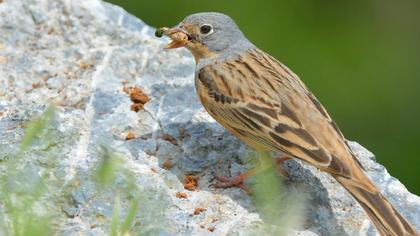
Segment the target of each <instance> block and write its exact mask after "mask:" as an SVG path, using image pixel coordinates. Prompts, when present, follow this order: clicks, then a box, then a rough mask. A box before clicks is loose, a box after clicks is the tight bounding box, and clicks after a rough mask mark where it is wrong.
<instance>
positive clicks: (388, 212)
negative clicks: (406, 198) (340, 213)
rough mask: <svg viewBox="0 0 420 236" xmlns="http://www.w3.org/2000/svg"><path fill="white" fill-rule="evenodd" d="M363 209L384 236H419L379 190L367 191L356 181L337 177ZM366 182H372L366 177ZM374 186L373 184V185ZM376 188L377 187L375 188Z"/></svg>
mask: <svg viewBox="0 0 420 236" xmlns="http://www.w3.org/2000/svg"><path fill="white" fill-rule="evenodd" d="M335 178H336V180H337V181H338V182H339V183H340V184H342V185H343V187H344V188H345V189H347V190H348V191H349V192H350V194H351V195H352V196H353V197H354V198H355V199H356V200H357V201H358V202H359V203H360V205H361V206H362V207H363V209H364V210H365V212H366V213H367V215H368V216H369V218H370V219H371V221H372V222H373V224H374V225H375V227H376V229H377V230H378V231H379V233H380V234H381V235H383V236H385V235H386V236H405V235H419V234H418V232H417V231H416V229H415V228H414V227H413V226H412V225H411V224H410V223H409V222H408V221H407V220H406V219H405V218H404V217H403V216H402V215H401V214H400V213H399V212H398V211H397V210H396V209H395V208H394V206H393V205H392V204H391V203H390V202H389V201H388V199H387V198H386V197H385V196H383V195H382V194H381V193H380V192H379V190H377V189H376V191H373V192H372V191H371V190H370V191H367V190H366V189H364V188H362V187H360V186H359V185H358V184H355V182H354V180H352V179H348V178H344V177H341V176H335ZM365 178H366V180H365V181H369V182H371V181H370V180H369V179H368V177H367V176H366V175H365ZM372 184H373V183H372ZM375 188H376V187H375Z"/></svg>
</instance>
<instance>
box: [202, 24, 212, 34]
mask: <svg viewBox="0 0 420 236" xmlns="http://www.w3.org/2000/svg"><path fill="white" fill-rule="evenodd" d="M200 33H201V34H202V35H210V34H212V33H213V26H212V25H210V24H203V25H201V26H200Z"/></svg>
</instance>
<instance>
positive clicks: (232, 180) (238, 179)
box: [213, 172, 251, 193]
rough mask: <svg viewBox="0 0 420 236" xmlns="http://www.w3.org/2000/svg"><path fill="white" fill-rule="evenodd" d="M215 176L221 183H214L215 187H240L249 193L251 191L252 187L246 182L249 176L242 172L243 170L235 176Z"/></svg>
mask: <svg viewBox="0 0 420 236" xmlns="http://www.w3.org/2000/svg"><path fill="white" fill-rule="evenodd" d="M214 177H215V178H216V179H217V180H218V181H219V183H216V184H214V185H213V186H214V187H215V188H232V187H238V188H241V189H243V190H244V191H245V192H247V193H251V189H250V188H249V187H248V186H246V185H245V184H244V180H245V179H246V178H248V175H247V174H246V173H244V174H242V173H241V172H238V175H237V176H234V177H225V176H220V175H215V176H214Z"/></svg>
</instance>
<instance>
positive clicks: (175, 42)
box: [155, 27, 192, 49]
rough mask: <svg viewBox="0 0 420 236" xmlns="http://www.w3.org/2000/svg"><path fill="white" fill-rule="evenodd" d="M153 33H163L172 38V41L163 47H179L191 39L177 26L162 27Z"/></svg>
mask: <svg viewBox="0 0 420 236" xmlns="http://www.w3.org/2000/svg"><path fill="white" fill-rule="evenodd" d="M155 35H156V37H162V36H163V35H166V36H168V37H169V38H171V39H172V41H171V42H170V43H169V44H168V45H166V46H165V49H173V48H180V47H183V46H185V45H186V44H187V43H188V42H189V41H191V40H192V37H191V35H190V34H189V33H188V32H187V31H185V30H184V29H181V28H179V27H174V28H167V27H162V28H159V29H157V30H156V32H155Z"/></svg>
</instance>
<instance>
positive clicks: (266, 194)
mask: <svg viewBox="0 0 420 236" xmlns="http://www.w3.org/2000/svg"><path fill="white" fill-rule="evenodd" d="M257 157H258V159H259V162H260V165H259V166H258V167H257V168H261V169H262V170H264V171H257V172H256V173H257V174H256V175H255V181H254V183H253V184H252V185H251V189H252V194H251V196H252V199H253V202H254V204H255V206H256V207H257V210H258V212H259V214H260V216H261V219H262V220H263V221H264V222H265V223H266V224H267V226H268V227H267V231H268V232H269V235H289V234H290V232H288V231H289V230H291V229H298V228H300V227H302V224H301V223H302V222H303V220H302V217H303V216H304V210H305V209H304V207H305V197H306V196H303V194H300V195H297V194H296V192H290V191H286V189H285V186H284V185H283V182H282V179H281V178H280V176H279V173H278V171H277V169H276V168H277V165H276V164H275V163H274V160H273V158H272V157H271V154H270V153H268V152H261V153H258V155H257ZM280 168H282V167H280ZM255 170H256V169H255Z"/></svg>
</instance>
